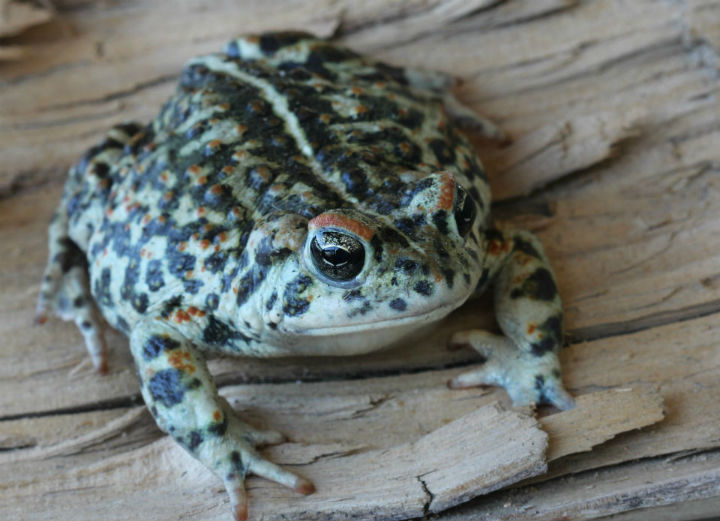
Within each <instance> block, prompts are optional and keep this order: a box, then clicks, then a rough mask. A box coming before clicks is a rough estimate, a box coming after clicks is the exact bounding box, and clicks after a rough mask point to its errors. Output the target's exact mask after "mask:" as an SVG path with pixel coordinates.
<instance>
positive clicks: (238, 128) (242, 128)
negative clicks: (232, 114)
mask: <svg viewBox="0 0 720 521" xmlns="http://www.w3.org/2000/svg"><path fill="white" fill-rule="evenodd" d="M247 129H248V128H247V125H236V126H235V131H236V132H237V133H238V134H240V135H242V134H244V133H245V132H247Z"/></svg>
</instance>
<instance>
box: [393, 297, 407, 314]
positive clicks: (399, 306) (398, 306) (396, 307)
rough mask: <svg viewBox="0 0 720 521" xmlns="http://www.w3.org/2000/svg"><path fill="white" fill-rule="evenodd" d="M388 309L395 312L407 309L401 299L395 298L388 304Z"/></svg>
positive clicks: (405, 303)
mask: <svg viewBox="0 0 720 521" xmlns="http://www.w3.org/2000/svg"><path fill="white" fill-rule="evenodd" d="M390 307H391V308H393V309H394V310H395V311H405V310H406V309H407V302H405V301H404V300H403V299H401V298H396V299H395V300H393V301H391V302H390Z"/></svg>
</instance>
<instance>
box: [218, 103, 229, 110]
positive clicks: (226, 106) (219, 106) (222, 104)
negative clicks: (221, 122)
mask: <svg viewBox="0 0 720 521" xmlns="http://www.w3.org/2000/svg"><path fill="white" fill-rule="evenodd" d="M218 108H220V110H227V109H229V108H230V104H229V103H221V104H220V105H218Z"/></svg>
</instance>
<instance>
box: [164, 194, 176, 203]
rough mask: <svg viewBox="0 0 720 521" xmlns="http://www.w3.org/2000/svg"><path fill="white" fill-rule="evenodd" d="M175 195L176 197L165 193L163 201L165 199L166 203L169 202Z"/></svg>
mask: <svg viewBox="0 0 720 521" xmlns="http://www.w3.org/2000/svg"><path fill="white" fill-rule="evenodd" d="M173 195H174V194H173V192H165V195H163V199H165V200H166V201H169V200H170V199H172V198H173Z"/></svg>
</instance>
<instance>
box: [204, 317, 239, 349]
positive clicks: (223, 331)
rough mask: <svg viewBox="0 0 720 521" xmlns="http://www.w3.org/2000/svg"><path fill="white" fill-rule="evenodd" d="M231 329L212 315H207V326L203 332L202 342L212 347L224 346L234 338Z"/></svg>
mask: <svg viewBox="0 0 720 521" xmlns="http://www.w3.org/2000/svg"><path fill="white" fill-rule="evenodd" d="M234 336H235V333H234V331H233V329H232V328H231V327H230V326H228V325H227V324H225V323H224V322H221V321H219V320H218V319H216V318H215V317H214V316H213V315H208V319H207V326H205V329H204V330H203V341H204V342H207V343H208V344H212V345H222V344H226V343H227V342H228V340H231V339H232V338H234Z"/></svg>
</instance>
